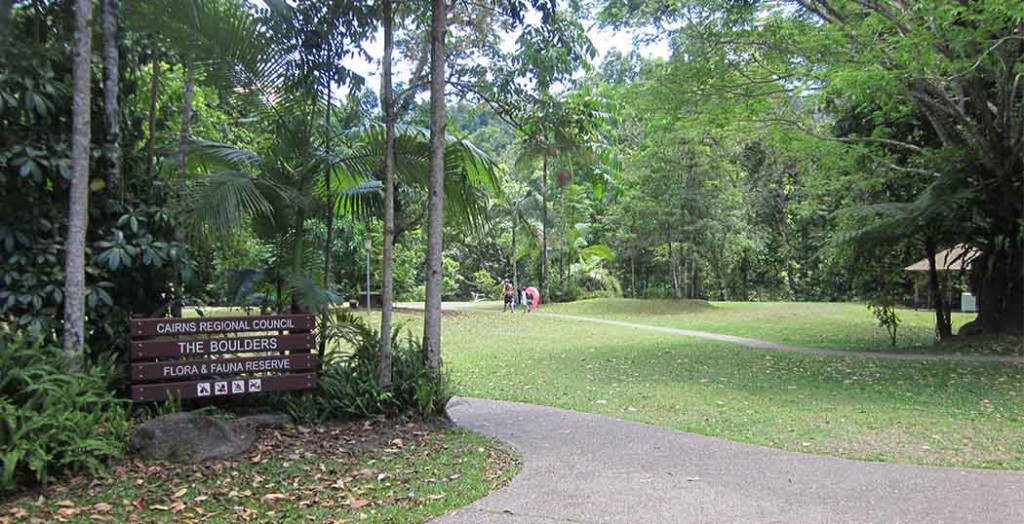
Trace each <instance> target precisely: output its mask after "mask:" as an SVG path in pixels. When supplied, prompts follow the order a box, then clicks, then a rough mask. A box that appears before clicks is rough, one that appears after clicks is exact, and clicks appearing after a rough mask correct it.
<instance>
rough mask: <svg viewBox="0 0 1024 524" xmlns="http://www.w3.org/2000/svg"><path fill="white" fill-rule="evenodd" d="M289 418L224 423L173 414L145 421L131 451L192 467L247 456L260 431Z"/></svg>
mask: <svg viewBox="0 0 1024 524" xmlns="http://www.w3.org/2000/svg"><path fill="white" fill-rule="evenodd" d="M288 422H289V420H288V417H287V416H286V415H257V416H253V417H243V418H240V419H238V420H221V419H218V418H214V417H211V416H208V415H199V414H196V413H172V414H170V415H163V416H160V417H156V418H154V419H151V420H148V421H146V422H145V423H144V424H142V425H140V426H139V427H138V428H136V429H135V431H134V432H133V433H132V436H131V438H130V439H129V440H128V447H129V449H130V450H131V451H132V453H135V454H136V455H138V456H139V457H141V458H144V459H150V460H166V461H168V462H179V463H192V462H202V461H204V460H208V459H226V458H230V457H234V456H237V455H239V454H241V453H244V452H245V451H246V450H247V449H249V447H250V446H252V444H253V442H255V440H256V430H255V428H257V427H264V426H281V425H285V424H287V423H288Z"/></svg>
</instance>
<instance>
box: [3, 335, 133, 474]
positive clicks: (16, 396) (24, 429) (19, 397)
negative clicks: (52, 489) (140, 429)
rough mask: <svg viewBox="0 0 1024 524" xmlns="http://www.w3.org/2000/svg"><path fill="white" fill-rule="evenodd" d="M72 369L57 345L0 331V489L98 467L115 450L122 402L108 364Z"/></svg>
mask: <svg viewBox="0 0 1024 524" xmlns="http://www.w3.org/2000/svg"><path fill="white" fill-rule="evenodd" d="M81 365H82V368H81V370H80V371H73V370H71V368H70V363H69V361H68V360H67V359H66V358H65V357H64V356H63V355H62V354H61V352H60V350H59V349H58V348H56V347H53V346H50V345H46V344H43V343H41V341H36V342H30V341H29V340H27V339H26V338H25V337H24V336H22V335H13V334H11V333H9V332H0V428H2V430H0V458H2V463H3V465H2V467H0V492H6V491H10V490H12V489H15V488H16V487H18V486H26V485H31V484H34V483H46V482H48V481H49V480H51V479H52V478H54V477H55V476H58V475H60V474H63V473H77V472H83V471H84V472H89V473H99V472H100V471H102V470H103V468H104V467H105V466H106V463H107V461H108V460H109V459H111V458H115V457H118V456H120V455H121V453H122V451H123V448H124V442H125V439H126V438H127V436H128V429H129V423H128V415H127V411H126V408H127V406H126V404H127V403H126V402H125V401H124V400H121V399H118V398H117V395H116V394H115V393H114V391H112V388H111V387H110V380H111V378H112V377H113V376H114V375H115V373H114V370H115V369H116V368H115V366H113V365H103V364H100V365H97V364H90V363H89V362H84V363H82V364H81Z"/></svg>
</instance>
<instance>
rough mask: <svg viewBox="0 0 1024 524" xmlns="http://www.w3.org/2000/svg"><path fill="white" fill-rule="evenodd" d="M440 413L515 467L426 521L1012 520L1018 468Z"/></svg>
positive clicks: (471, 411) (642, 428) (587, 420)
mask: <svg viewBox="0 0 1024 524" xmlns="http://www.w3.org/2000/svg"><path fill="white" fill-rule="evenodd" d="M448 411H449V414H450V415H451V417H452V418H453V419H454V420H455V422H456V423H457V424H458V425H460V426H462V427H466V428H469V429H472V430H473V431H477V432H479V433H483V434H485V435H490V436H493V437H497V438H499V439H502V440H504V441H506V442H509V443H510V444H512V445H513V446H515V448H516V449H518V450H519V451H520V452H521V453H522V454H523V468H522V471H521V472H520V473H519V475H518V476H517V477H516V478H515V479H514V480H513V481H512V483H511V484H509V485H508V486H506V487H505V488H503V489H501V490H499V491H497V492H495V493H492V494H491V495H489V496H487V497H485V498H483V499H481V500H478V501H477V502H474V503H473V504H470V505H469V506H467V507H465V508H463V509H461V510H458V511H456V512H454V513H452V514H449V515H447V516H444V517H440V518H438V519H436V520H434V521H432V522H434V523H435V524H498V523H500V524H553V523H576V524H627V523H628V524H660V523H664V524H668V523H672V524H676V523H688V524H689V523H693V524H700V523H708V524H712V523H713V524H748V523H750V524H752V523H757V524H769V523H778V524H974V523H977V524H982V523H984V524H1021V523H1024V473H1015V472H996V471H977V470H960V469H945V468H928V467H917V466H904V465H896V464H874V463H867V462H856V461H849V460H842V459H835V458H828V457H819V456H814V455H803V454H799V453H790V452H785V451H779V450H774V449H768V448H762V447H757V446H750V445H745V444H737V443H732V442H727V441H723V440H718V439H714V438H708V437H702V436H698V435H693V434H689V433H680V432H677V431H672V430H669V429H664V428H659V427H655V426H648V425H644V424H638V423H634V422H625V421H621V420H616V419H611V418H607V417H601V416H597V415H588V414H583V413H577V412H573V411H566V410H560V409H554V408H547V407H540V406H532V405H528V404H518V403H512V402H500V401H491V400H477V399H466V398H457V399H454V400H452V402H451V403H450V404H449V406H448Z"/></svg>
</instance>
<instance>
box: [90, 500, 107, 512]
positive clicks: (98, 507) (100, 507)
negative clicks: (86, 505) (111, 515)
mask: <svg viewBox="0 0 1024 524" xmlns="http://www.w3.org/2000/svg"><path fill="white" fill-rule="evenodd" d="M110 508H111V506H110V504H107V503H106V502H99V503H96V504H93V505H92V510H93V511H94V512H96V513H106V512H108V511H110Z"/></svg>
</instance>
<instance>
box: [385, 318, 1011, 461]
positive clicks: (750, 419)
mask: <svg viewBox="0 0 1024 524" xmlns="http://www.w3.org/2000/svg"><path fill="white" fill-rule="evenodd" d="M402 318H404V319H405V320H406V321H407V322H408V325H409V326H410V327H412V328H413V329H414V330H415V329H417V328H418V325H419V315H403V316H402ZM443 337H444V359H445V364H446V366H447V369H448V371H449V373H450V374H451V376H452V378H453V379H454V381H455V383H456V385H457V388H458V391H459V393H460V394H463V395H468V396H475V397H483V398H495V399H504V400H513V401H522V402H528V403H533V404H541V405H549V406H555V407H563V408H569V409H575V410H579V411H586V412H592V413H599V414H605V415H611V416H615V417H619V418H624V419H630V420H637V421H641V422H647V423H651V424H657V425H661V426H667V427H672V428H676V429H679V430H683V431H691V432H695V433H700V434H704V435H710V436H716V437H722V438H725V439H729V440H735V441H741V442H748V443H752V444H759V445H765V446H771V447H776V448H781V449H787V450H792V451H801V452H808V453H816V454H824V455H834V456H840V457H848V458H855V459H865V460H875V461H885V462H905V463H914V464H928V465H942V466H962V467H977V468H992V469H1024V367H1022V366H1015V365H993V364H985V365H979V364H964V363H942V362H907V361H892V360H881V359H869V358H857V357H849V358H840V357H817V356H807V355H796V354H781V353H774V352H763V351H757V350H750V349H745V348H739V347H737V346H733V345H730V344H726V343H719V342H714V341H708V340H703V339H695V338H688V337H682V336H673V335H666V334H659V333H652V332H647V331H643V330H634V329H628V328H620V327H615V326H602V325H595V324H592V323H582V322H579V323H578V322H572V321H568V320H562V319H556V318H552V317H545V316H542V315H534V314H530V315H524V314H519V315H509V314H502V313H499V312H490V311H473V312H459V313H454V314H448V315H445V317H444V334H443Z"/></svg>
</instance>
